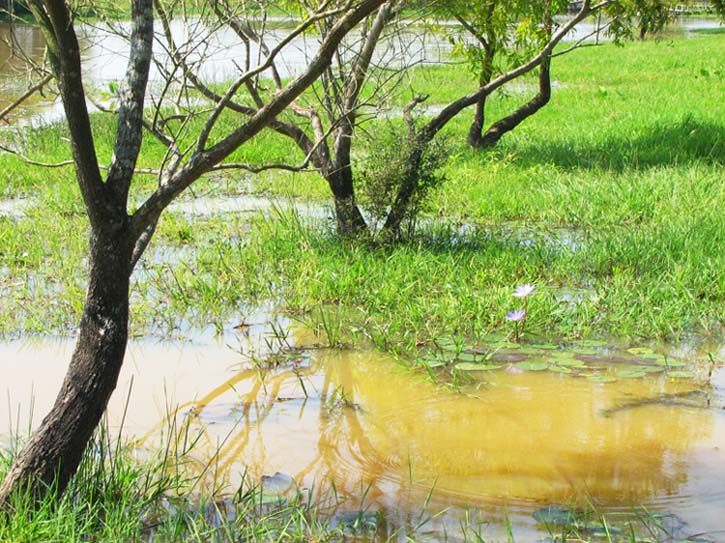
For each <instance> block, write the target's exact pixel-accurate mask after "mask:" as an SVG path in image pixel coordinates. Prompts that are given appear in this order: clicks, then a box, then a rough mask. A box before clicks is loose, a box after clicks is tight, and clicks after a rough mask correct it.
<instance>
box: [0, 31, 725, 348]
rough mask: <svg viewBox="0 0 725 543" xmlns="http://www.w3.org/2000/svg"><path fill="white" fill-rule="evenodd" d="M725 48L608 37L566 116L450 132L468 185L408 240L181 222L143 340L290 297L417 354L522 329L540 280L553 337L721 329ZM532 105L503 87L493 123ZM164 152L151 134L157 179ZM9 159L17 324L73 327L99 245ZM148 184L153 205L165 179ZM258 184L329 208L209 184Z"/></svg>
mask: <svg viewBox="0 0 725 543" xmlns="http://www.w3.org/2000/svg"><path fill="white" fill-rule="evenodd" d="M724 40H725V37H724V36H722V35H702V36H700V37H697V38H693V39H687V40H684V39H683V40H674V41H668V42H655V41H648V42H644V43H633V44H628V45H627V46H626V47H615V46H613V45H604V46H601V47H598V48H587V49H583V50H580V51H577V52H575V53H573V54H570V55H567V56H564V57H561V58H557V59H556V60H555V62H554V65H553V68H552V75H553V78H554V80H555V82H554V93H553V98H552V101H551V103H550V104H549V105H548V106H547V107H546V108H545V109H544V110H542V111H541V112H540V113H539V114H538V115H536V116H535V117H534V118H531V119H530V120H528V121H527V122H526V123H524V124H523V125H522V126H520V127H519V128H518V129H517V130H516V131H515V132H514V133H511V134H509V135H507V136H506V137H505V138H504V139H503V140H502V141H501V143H500V144H499V146H498V147H497V148H496V149H495V150H493V151H489V152H481V151H473V150H470V149H468V148H467V147H466V146H465V145H464V142H463V135H464V134H465V131H466V130H467V122H468V119H467V117H466V116H462V117H461V118H460V119H458V120H456V121H455V122H454V123H452V124H451V126H450V127H448V128H447V129H446V134H445V136H446V138H447V141H448V145H449V147H450V159H449V161H448V163H447V165H446V177H447V181H446V182H445V183H444V184H443V185H442V186H441V187H439V189H438V190H437V191H436V192H435V193H434V194H433V195H432V196H431V198H430V200H429V202H428V208H427V211H426V213H425V214H424V215H423V216H421V218H420V220H419V223H418V225H417V226H418V227H417V230H416V232H415V234H413V235H411V236H408V237H407V238H406V239H405V240H404V241H403V242H401V243H400V244H398V245H396V246H394V247H383V246H378V245H376V244H371V243H365V242H360V243H357V244H351V243H344V242H341V241H340V240H338V239H337V238H336V237H335V235H334V233H333V231H332V228H331V221H329V220H325V219H319V218H308V217H304V216H297V215H295V214H294V213H291V212H289V211H283V210H281V209H280V210H277V211H273V212H270V213H267V214H266V215H265V216H264V217H262V216H261V215H259V214H256V215H252V216H251V218H250V214H229V213H227V214H218V215H212V216H207V217H190V216H187V215H184V214H182V213H170V214H167V216H166V217H165V219H164V220H163V222H162V225H161V227H160V231H159V233H158V237H157V239H156V241H155V245H154V246H153V247H152V248H151V250H150V253H149V255H148V256H147V258H146V259H145V260H144V262H143V263H142V266H141V268H140V271H139V273H137V274H136V276H135V282H134V287H133V289H134V300H135V304H134V308H133V321H134V322H133V330H134V331H135V332H136V333H139V334H142V333H149V332H154V333H162V334H167V333H170V334H174V333H175V330H178V329H179V327H187V326H204V325H207V324H209V323H214V324H215V325H217V326H219V327H223V326H225V325H227V324H228V323H230V322H232V321H234V320H237V321H238V319H239V318H241V317H243V312H244V308H245V307H248V306H249V305H250V304H251V305H254V304H256V303H259V302H260V301H269V300H274V301H276V302H278V304H279V307H280V309H281V310H288V311H291V312H293V313H295V314H297V315H299V316H300V317H301V318H302V319H304V320H306V321H308V322H310V323H311V324H312V325H313V326H320V325H321V324H322V323H323V322H325V323H327V324H329V323H330V322H334V323H335V327H336V328H337V329H339V330H340V332H341V333H342V334H343V335H344V336H346V337H347V339H348V340H349V339H350V338H352V339H354V338H355V337H367V338H370V339H372V340H373V341H374V343H375V344H377V345H379V346H382V347H384V348H386V349H390V350H395V351H405V350H407V349H409V348H410V347H411V346H413V345H414V344H415V343H417V342H421V341H426V340H427V339H430V338H431V337H436V336H439V335H442V334H451V333H453V334H461V335H465V336H478V335H482V334H487V333H490V332H492V331H508V330H509V329H510V323H508V322H506V320H505V318H504V317H505V314H506V312H507V311H509V310H511V309H513V308H514V299H513V298H512V297H511V293H512V292H513V288H514V287H515V286H516V285H517V284H521V283H534V284H536V285H537V291H536V295H535V296H533V297H532V298H531V301H530V307H529V318H528V322H527V328H528V330H529V331H530V332H533V333H536V334H541V335H547V336H555V337H561V336H565V337H582V336H591V335H615V336H624V337H640V338H655V337H657V338H676V337H680V336H682V335H688V334H700V335H708V334H711V335H714V336H716V337H721V336H722V330H723V328H722V327H723V322H725V274H724V273H723V269H725V256H724V254H725V253H724V252H723V250H722V247H723V246H724V245H725V219H724V218H723V213H722V209H724V208H725V185H724V184H723V161H724V160H725V159H724V157H725V123H724V121H723V119H725V85H724V84H723V83H724V78H725V72H724V71H723V70H724V69H723V64H725V58H723V55H722V53H721V51H723V49H724V48H723V45H725V41H724ZM530 83H531V84H532V85H533V81H531V82H530ZM470 85H471V82H470V81H469V80H468V76H467V74H466V73H465V70H462V69H461V68H460V67H457V66H437V67H430V68H426V69H420V70H418V71H416V72H414V73H413V74H412V80H411V86H412V88H414V89H415V90H416V91H420V92H430V93H431V98H430V102H431V103H430V104H429V105H436V104H439V103H444V102H445V101H446V100H448V99H450V98H452V97H454V96H455V95H456V92H458V91H459V89H461V88H467V87H470ZM531 92H533V91H531V90H530V89H528V88H526V87H524V88H523V89H522V88H521V86H519V87H517V88H516V89H514V90H512V91H510V92H509V93H506V94H500V95H497V96H496V97H495V98H494V99H492V100H491V108H490V113H489V118H491V119H494V118H496V116H498V115H500V114H502V113H504V112H506V111H508V110H510V109H511V108H513V107H516V106H517V105H518V104H519V103H521V102H522V101H523V100H525V99H526V96H528V94H530V93H531ZM406 99H407V98H406V97H405V96H402V97H401V98H400V100H401V101H404V100H406ZM94 122H95V123H96V136H97V138H98V140H99V142H101V144H102V145H101V146H102V150H101V152H100V155H101V156H104V155H110V152H111V144H110V134H111V131H112V127H113V125H114V123H113V121H112V120H111V119H107V118H103V117H100V116H99V117H97V118H96V119H95V121H94ZM380 122H383V121H380ZM368 128H369V126H368ZM14 138H15V139H16V140H17V141H16V145H22V146H24V148H25V149H26V150H27V152H30V151H33V152H34V153H33V154H34V156H35V155H39V158H40V159H42V160H47V161H52V160H57V159H59V158H61V156H62V155H63V154H64V153H65V152H66V150H67V149H65V148H64V147H65V146H61V147H60V148H59V147H58V146H57V142H58V141H64V129H63V127H62V126H52V127H49V128H46V129H42V130H34V131H32V132H31V133H25V134H20V135H15V136H14ZM40 149H45V150H46V151H45V154H43V153H38V152H36V151H38V150H40ZM162 153H163V150H162V149H161V148H160V147H159V146H157V145H154V143H153V142H151V141H150V140H149V141H148V142H147V144H146V145H145V149H144V153H143V156H142V166H154V165H155V164H157V163H158V161H159V159H160V158H161V156H162ZM290 156H292V157H295V156H298V153H296V151H295V150H294V149H293V148H292V147H291V146H290V145H289V143H287V142H285V141H280V140H279V138H277V137H275V136H274V135H261V136H260V137H258V138H257V139H256V140H254V141H253V142H252V144H250V145H248V146H246V147H245V148H243V149H242V150H241V151H240V153H239V154H238V156H237V157H235V160H244V161H250V162H257V163H259V162H263V161H265V160H275V159H278V158H279V157H290ZM299 158H300V159H301V157H299ZM0 164H1V166H2V171H4V172H8V173H6V174H5V175H4V176H3V184H2V189H1V190H0V194H2V196H3V198H5V199H16V198H27V199H28V200H27V201H28V202H29V204H28V207H27V209H26V211H25V213H26V217H25V218H23V219H17V218H12V217H1V218H0V239H2V254H0V288H1V289H2V296H3V298H2V302H1V303H2V313H3V315H6V317H5V318H4V319H2V322H0V333H2V334H5V335H16V334H22V333H35V332H45V333H48V332H49V333H62V332H65V331H68V330H70V329H72V328H73V327H74V326H75V323H76V322H77V320H78V317H79V312H80V309H81V306H82V300H83V293H84V288H85V282H84V281H85V280H84V274H85V269H84V267H85V264H84V254H85V250H86V244H87V242H86V240H85V237H84V233H85V228H86V226H85V225H86V220H85V217H84V215H83V209H82V204H81V202H80V199H79V195H78V193H77V188H76V186H75V183H74V179H73V175H72V172H71V171H70V169H68V168H65V169H54V170H46V169H40V168H33V167H29V166H27V165H26V164H24V163H22V162H21V161H19V159H17V158H15V157H12V156H8V155H2V156H0ZM138 181H139V182H138V186H137V190H138V195H139V196H138V197H139V198H140V197H141V196H143V194H146V193H148V191H150V190H152V188H153V183H154V179H153V178H152V177H148V176H147V177H145V178H139V180H138ZM245 191H251V192H254V193H259V194H262V195H265V196H272V197H273V198H281V199H282V200H283V201H284V200H286V199H288V198H298V199H300V198H303V199H305V200H312V201H313V202H320V203H322V204H323V205H326V204H327V202H328V191H327V189H326V187H325V184H324V182H323V181H322V180H321V179H320V178H319V177H317V176H316V175H315V174H313V173H308V174H265V175H260V176H257V177H254V176H249V175H243V174H233V176H231V177H228V178H225V179H220V178H218V177H217V178H215V179H209V180H207V181H203V182H202V183H201V184H200V185H199V186H198V187H196V188H195V194H196V195H209V194H210V195H214V196H224V195H230V194H232V195H233V194H238V193H240V192H245ZM187 198H191V196H187ZM281 207H283V206H281V205H280V208H281ZM313 308H315V309H314V310H313Z"/></svg>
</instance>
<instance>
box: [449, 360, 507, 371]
mask: <svg viewBox="0 0 725 543" xmlns="http://www.w3.org/2000/svg"><path fill="white" fill-rule="evenodd" d="M500 367H501V366H498V365H496V364H476V363H474V362H460V363H458V364H456V369H457V370H459V371H490V370H497V369H499V368H500Z"/></svg>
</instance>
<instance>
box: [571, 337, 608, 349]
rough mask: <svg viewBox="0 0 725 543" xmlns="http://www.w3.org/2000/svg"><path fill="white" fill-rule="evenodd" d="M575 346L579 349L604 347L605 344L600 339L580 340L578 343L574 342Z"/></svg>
mask: <svg viewBox="0 0 725 543" xmlns="http://www.w3.org/2000/svg"><path fill="white" fill-rule="evenodd" d="M574 344H575V345H578V346H579V347H606V346H607V342H606V341H602V340H601V339H581V340H579V341H575V342H574Z"/></svg>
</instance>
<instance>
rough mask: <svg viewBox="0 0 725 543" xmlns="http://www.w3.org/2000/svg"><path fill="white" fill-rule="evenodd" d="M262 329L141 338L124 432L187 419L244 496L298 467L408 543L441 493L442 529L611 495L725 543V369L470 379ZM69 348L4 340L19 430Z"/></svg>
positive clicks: (620, 505) (529, 534)
mask: <svg viewBox="0 0 725 543" xmlns="http://www.w3.org/2000/svg"><path fill="white" fill-rule="evenodd" d="M247 332H248V334H249V336H250V337H251V338H252V340H251V341H249V342H248V340H247V336H244V335H241V334H240V335H239V336H238V337H231V339H230V337H228V338H227V342H228V343H230V345H231V346H233V347H234V349H235V350H232V349H231V348H230V347H229V346H225V345H224V344H222V343H212V344H207V345H196V344H192V343H190V344H187V345H185V346H179V344H174V343H161V344H159V343H156V344H154V343H151V342H148V341H141V342H133V343H132V345H131V347H130V353H129V358H128V363H127V364H126V368H125V370H124V372H123V376H122V379H121V383H120V385H119V390H118V393H117V394H116V397H115V398H114V401H113V403H112V405H111V408H110V414H109V420H110V424H111V427H112V428H116V429H117V428H118V425H119V421H120V417H121V413H122V412H123V407H124V405H125V398H126V397H127V394H128V390H129V383H130V381H131V380H133V386H132V389H131V397H130V402H129V411H128V415H127V417H126V421H125V423H124V430H123V431H124V434H125V435H126V436H127V438H129V439H131V438H134V439H135V443H136V444H137V445H138V446H139V447H140V448H151V449H152V448H154V447H155V446H156V445H157V444H158V443H159V433H160V432H161V431H165V430H167V429H168V426H169V421H170V420H171V417H174V416H175V417H177V419H176V420H177V421H187V422H189V424H190V425H191V428H192V429H193V431H194V432H200V433H201V436H202V438H201V440H200V441H199V445H198V446H197V447H196V448H195V449H194V450H193V452H192V454H191V457H192V459H193V462H192V465H197V466H198V469H199V470H201V469H203V466H205V465H206V464H207V463H208V462H209V461H210V460H211V459H212V458H214V465H215V469H214V470H211V471H213V472H216V474H217V475H216V476H215V477H214V478H213V480H212V476H211V475H209V474H207V478H208V479H209V480H208V481H207V483H208V484H209V485H217V487H219V486H222V485H224V486H225V488H226V489H227V491H228V492H233V491H234V490H235V489H236V487H237V486H238V485H239V484H240V482H241V480H242V477H243V474H244V473H245V472H246V474H247V477H248V478H249V479H250V480H254V481H258V480H259V479H260V477H261V476H263V475H265V474H273V473H275V472H281V473H284V474H288V475H289V476H291V477H292V478H294V480H295V481H296V482H297V484H298V485H299V487H300V488H302V489H314V490H313V494H314V495H315V496H316V499H318V500H320V501H321V502H322V503H323V504H326V506H327V508H328V512H329V513H330V515H334V514H336V513H338V514H339V513H340V511H356V510H360V509H364V510H367V511H369V512H371V511H372V512H374V511H382V512H383V518H385V519H386V520H387V521H388V523H387V524H386V526H387V527H388V528H387V530H388V531H391V530H395V529H399V528H402V531H401V532H400V534H399V539H400V540H403V536H404V534H405V533H406V532H407V531H409V530H411V529H412V528H411V524H415V523H414V522H413V520H412V519H417V518H418V515H420V513H421V510H422V508H423V506H424V503H425V501H426V498H427V496H428V494H429V493H430V492H431V491H432V497H431V500H430V503H429V505H428V507H427V511H428V512H430V513H434V512H438V511H442V510H445V512H444V513H443V514H441V515H439V516H437V517H435V518H434V519H432V520H430V521H429V522H428V523H427V524H426V525H425V526H424V527H423V528H420V529H418V530H417V532H416V533H417V534H418V536H421V534H423V535H425V534H428V537H430V538H432V540H435V539H437V538H439V537H441V534H442V532H443V531H446V532H448V533H449V534H455V533H456V532H458V531H460V528H459V522H460V520H461V518H462V517H463V516H465V515H466V514H468V515H469V518H470V517H471V515H473V514H474V511H475V512H476V514H478V515H479V518H480V520H481V521H483V522H485V525H483V528H482V529H483V532H482V533H483V534H484V536H485V537H487V538H488V539H494V540H502V539H505V538H506V524H507V522H510V523H511V524H512V530H513V534H514V536H515V538H516V540H517V541H535V540H538V539H540V538H541V537H543V536H544V535H546V533H547V532H546V529H545V527H544V526H543V525H542V524H541V523H537V522H536V521H535V520H534V517H533V516H532V515H533V513H534V512H536V511H537V510H540V509H541V508H543V507H546V506H549V505H551V504H562V505H564V506H566V507H574V506H586V505H587V504H594V505H596V506H597V508H598V510H599V511H600V512H606V513H608V514H610V515H614V516H615V517H616V515H618V514H621V513H627V512H631V511H633V508H634V507H635V506H644V507H646V508H647V510H649V511H650V512H653V513H662V514H667V515H672V518H676V519H677V525H678V530H679V531H678V533H677V535H676V538H678V539H684V538H685V537H687V536H691V535H693V534H701V533H706V534H708V538H709V539H710V540H712V541H725V531H723V530H724V529H725V523H723V521H722V519H721V513H720V512H721V511H722V510H723V508H725V411H723V409H722V403H723V400H724V399H725V397H724V395H723V393H724V392H725V371H723V370H722V369H719V368H716V369H715V371H714V373H713V375H712V379H711V381H710V384H709V385H708V384H706V383H705V382H704V381H705V380H706V379H703V378H702V372H700V373H699V374H698V375H700V377H698V378H694V379H693V378H674V377H671V376H670V375H668V373H667V372H661V373H653V374H648V375H646V376H645V377H640V378H633V379H618V380H617V381H614V382H595V381H592V380H588V379H586V378H581V377H574V376H572V375H571V374H560V373H555V372H551V371H511V369H510V368H511V366H505V367H502V368H500V369H497V370H493V371H486V372H485V373H484V372H482V373H480V374H476V375H477V378H475V379H470V380H468V381H470V382H461V384H460V388H459V389H458V390H453V389H451V388H450V387H448V386H443V385H440V384H434V383H432V382H430V381H428V380H426V379H425V378H424V377H423V376H422V375H421V373H420V372H411V371H409V370H406V369H404V368H402V367H401V366H400V365H398V364H396V363H395V362H394V361H392V360H390V359H387V358H386V357H385V356H384V355H381V354H379V353H375V352H366V351H355V350H348V351H337V350H325V349H307V350H300V351H293V352H291V353H288V354H286V355H285V356H284V361H283V363H282V364H281V365H279V366H278V367H276V368H272V369H265V370H262V369H261V368H260V366H257V365H256V364H255V363H254V360H253V359H250V358H249V356H248V355H249V354H250V353H252V352H254V351H256V352H257V355H258V356H257V358H258V359H259V358H261V357H264V356H265V353H264V352H263V351H264V350H265V349H266V347H265V348H264V349H259V348H257V349H255V348H253V345H257V346H259V345H264V344H265V342H264V341H263V340H260V338H262V337H267V338H268V337H269V329H267V328H265V327H264V326H263V325H256V326H253V327H252V328H251V329H248V330H247ZM255 337H256V339H255ZM297 340H298V341H302V342H303V343H306V344H307V343H309V341H310V340H309V338H300V337H298V338H297ZM235 351H242V352H244V353H246V354H244V355H242V354H240V353H239V352H235ZM69 354H70V346H69V344H68V343H67V342H60V343H58V342H52V341H45V342H41V343H35V344H28V343H6V344H4V345H2V346H1V347H0V365H1V366H2V374H3V376H4V377H3V384H2V388H3V389H4V390H3V393H4V394H6V395H7V398H8V400H7V402H3V403H5V405H6V406H8V407H4V408H3V409H2V412H3V414H2V415H0V432H1V433H2V434H4V435H7V433H8V429H9V427H8V426H9V424H12V426H13V427H17V425H18V424H19V425H20V428H27V426H28V422H27V419H28V406H29V398H30V397H31V395H32V396H33V397H34V398H35V400H34V413H35V417H34V420H36V421H37V420H38V419H39V418H40V415H41V413H43V412H44V411H45V410H46V409H47V408H48V406H49V404H50V401H51V399H52V397H53V396H54V394H55V391H56V389H57V386H58V383H59V381H60V379H61V378H62V374H63V371H64V367H65V361H66V360H67V358H68V356H69ZM721 355H722V352H720V353H717V356H721ZM582 358H585V359H586V358H587V357H582ZM591 358H592V357H591V356H589V358H588V359H591ZM609 359H610V360H616V359H615V358H613V357H610V358H609ZM673 374H674V372H673ZM19 405H20V407H19ZM8 411H12V413H8ZM10 421H12V423H11V422H10ZM211 471H210V472H209V473H211ZM331 483H332V484H331ZM333 484H334V488H335V491H336V494H337V495H336V497H335V498H334V499H333V493H332V491H331V488H333ZM363 495H364V501H363V503H362V504H361V503H360V500H361V496H363ZM507 519H508V520H507ZM611 522H612V523H613V525H614V524H616V520H615V521H611ZM454 539H455V538H454Z"/></svg>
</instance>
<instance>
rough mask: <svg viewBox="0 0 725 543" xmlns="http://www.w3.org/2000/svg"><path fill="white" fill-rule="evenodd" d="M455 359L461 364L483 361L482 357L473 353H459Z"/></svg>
mask: <svg viewBox="0 0 725 543" xmlns="http://www.w3.org/2000/svg"><path fill="white" fill-rule="evenodd" d="M457 358H458V360H460V361H461V362H483V361H484V360H485V357H484V356H481V355H479V354H473V353H459V354H458V357H457Z"/></svg>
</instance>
